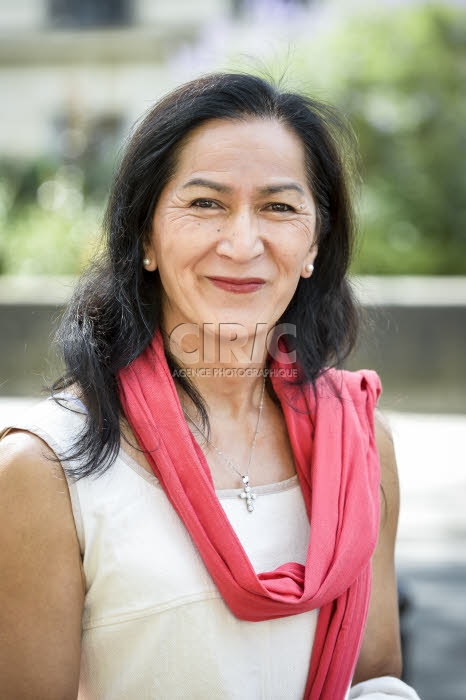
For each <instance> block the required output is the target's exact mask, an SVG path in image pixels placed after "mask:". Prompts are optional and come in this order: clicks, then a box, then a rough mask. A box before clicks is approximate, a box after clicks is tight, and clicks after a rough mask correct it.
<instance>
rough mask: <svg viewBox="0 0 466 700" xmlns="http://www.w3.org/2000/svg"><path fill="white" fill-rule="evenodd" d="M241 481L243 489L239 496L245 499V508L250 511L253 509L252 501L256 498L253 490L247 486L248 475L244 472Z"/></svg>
mask: <svg viewBox="0 0 466 700" xmlns="http://www.w3.org/2000/svg"><path fill="white" fill-rule="evenodd" d="M241 481H242V482H243V490H242V491H241V493H240V494H239V497H240V498H242V499H243V500H245V501H246V508H247V509H248V511H249V512H250V513H252V511H253V510H254V501H255V500H256V494H255V493H254V492H253V490H252V489H251V487H250V486H249V476H248V475H247V474H245V475H244V476H242V477H241Z"/></svg>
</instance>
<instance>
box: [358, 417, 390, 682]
mask: <svg viewBox="0 0 466 700" xmlns="http://www.w3.org/2000/svg"><path fill="white" fill-rule="evenodd" d="M375 427H376V442H377V448H378V451H379V455H380V466H381V483H382V490H383V493H382V494H381V499H382V503H381V517H380V532H379V539H378V543H377V547H376V550H375V552H374V555H373V558H372V577H373V578H372V594H371V600H370V605H369V616H368V620H367V625H366V631H365V634H364V639H363V644H362V648H361V652H360V655H359V659H358V663H357V666H356V672H355V675H354V678H353V684H356V683H360V682H361V681H365V680H368V679H369V678H376V677H378V676H396V677H397V678H399V677H400V676H401V668H402V659H401V644H400V631H399V617H398V596H397V583H396V574H395V564H394V554H395V538H396V530H397V525H398V513H399V501H400V497H399V485H398V473H397V467H396V459H395V451H394V447H393V440H392V436H391V432H390V429H389V427H388V425H387V424H386V422H385V420H384V419H383V417H382V416H381V415H380V414H379V413H377V412H376V422H375Z"/></svg>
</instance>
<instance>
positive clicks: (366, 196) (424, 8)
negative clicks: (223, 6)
mask: <svg viewBox="0 0 466 700" xmlns="http://www.w3.org/2000/svg"><path fill="white" fill-rule="evenodd" d="M318 4H319V5H320V7H319V10H320V15H319V17H320V20H319V21H317V20H316V21H315V22H314V23H313V24H312V23H310V22H305V21H302V18H303V16H304V15H305V14H306V12H310V10H311V5H313V3H310V4H306V3H298V4H297V5H299V8H298V7H297V6H296V7H295V10H294V11H295V17H294V20H295V21H294V24H292V21H293V16H292V12H291V4H290V5H289V6H288V5H287V12H288V14H287V20H288V22H289V23H290V22H291V24H290V26H291V28H292V30H293V32H294V34H293V38H292V43H291V40H290V39H287V38H286V37H285V40H284V42H282V45H279V48H278V49H277V45H276V44H275V45H273V46H272V50H271V51H270V52H269V55H267V51H262V49H261V51H262V55H261V56H260V59H261V60H262V61H263V66H265V67H266V68H267V69H270V71H271V72H272V73H274V74H275V73H276V74H279V73H280V71H281V70H284V71H285V73H286V74H287V76H289V77H290V78H291V79H292V80H291V82H292V87H298V88H301V89H303V88H304V89H308V90H309V92H311V94H313V95H314V96H316V97H317V98H321V99H324V100H328V101H331V102H333V103H335V104H336V105H337V106H339V107H340V108H341V110H342V111H343V113H344V114H345V115H346V117H347V118H348V119H349V121H350V123H351V125H352V127H353V129H354V131H355V133H356V135H357V138H358V141H359V146H360V152H361V169H360V173H361V182H362V184H361V186H360V199H359V229H360V233H361V238H360V240H361V245H360V249H359V254H358V256H357V259H356V261H355V264H354V270H353V271H354V272H356V273H364V274H415V275H416V274H423V275H424V274H441V275H461V274H466V196H465V195H466V168H465V153H466V145H465V144H466V136H465V124H466V100H465V94H464V93H465V87H466V80H465V78H466V10H465V8H464V7H460V6H457V7H455V6H446V5H445V4H443V3H442V4H438V5H436V4H431V3H429V4H420V5H419V4H417V5H411V4H410V3H407V4H403V3H402V4H401V5H398V6H397V7H396V8H394V7H393V5H390V4H389V5H380V6H378V9H377V10H374V4H373V3H370V4H366V5H358V6H357V7H353V8H352V10H351V11H348V7H346V9H345V6H344V5H343V4H341V3H340V4H339V3H329V4H328V6H329V7H331V8H332V12H325V11H324V10H325V7H324V6H325V5H326V3H318ZM233 5H235V6H237V7H236V10H237V11H239V10H240V9H241V7H240V5H241V3H233ZM285 5H286V3H285ZM305 5H308V6H307V7H305ZM238 8H239V9H238ZM282 9H283V8H282ZM243 11H244V8H243ZM298 11H299V13H301V14H299V15H298V14H297V13H298ZM313 11H314V13H315V12H316V8H315V7H314V8H313ZM277 17H278V19H279V15H277ZM316 17H317V15H316ZM235 22H237V18H236V19H235V17H230V18H228V21H227V20H225V19H224V20H222V23H220V24H219V23H218V22H217V24H215V23H213V24H212V26H211V32H210V34H207V33H205V34H204V35H203V34H202V33H200V34H198V35H197V36H196V37H195V38H194V40H193V45H194V46H197V53H196V51H194V53H193V49H192V48H191V49H190V50H188V49H186V48H184V51H185V54H186V55H185V57H184V60H185V63H190V64H191V66H190V68H191V69H192V71H193V72H194V73H196V70H197V72H198V73H199V72H202V71H203V70H204V67H205V65H204V64H205V61H204V63H203V62H202V60H201V58H199V57H202V46H203V43H204V45H205V44H206V42H207V44H208V43H209V41H210V45H211V44H212V36H213V34H214V35H215V33H217V39H218V34H220V38H222V37H223V45H222V50H221V51H220V52H219V51H218V50H217V52H216V53H215V56H213V54H212V51H210V56H209V58H208V60H209V66H210V68H211V69H215V68H222V67H224V66H225V65H226V64H227V63H228V62H230V65H234V67H235V68H238V67H239V68H241V67H243V66H246V67H247V68H249V69H250V68H251V58H252V59H253V63H254V60H255V58H256V57H257V55H256V53H255V52H256V49H254V47H253V49H252V53H251V52H250V51H248V47H247V46H246V47H245V46H244V37H243V42H242V43H241V42H240V41H239V40H238V38H237V36H238V35H237V34H235V32H234V30H233V29H232V28H231V27H234V25H235ZM228 25H231V26H230V28H229V26H228ZM269 29H270V27H269V28H268V29H267V27H265V28H263V29H262V31H263V33H265V32H266V31H267V32H268V31H269ZM258 33H259V34H260V30H259V29H257V31H256V38H257V34H258ZM207 36H209V38H208V39H206V37H207ZM196 42H197V43H196ZM217 43H219V42H218V41H217ZM269 48H270V46H269ZM243 49H245V50H246V54H247V57H246V58H244V59H243V57H241V55H239V54H241V52H242V51H243ZM187 51H188V53H186V52H187ZM189 51H190V53H189ZM182 53H183V52H182V51H181V54H180V55H181V56H182ZM204 53H206V52H204ZM207 53H209V52H207ZM238 56H239V57H238ZM204 58H205V57H204ZM197 59H199V61H198V64H199V65H196V60H197ZM182 64H183V58H182V57H181V59H180V60H178V63H176V64H173V63H172V65H171V77H170V81H171V82H173V83H175V82H179V81H180V80H181V79H184V78H189V77H190V76H189V75H186V76H185V75H184V73H183V70H182ZM173 65H175V68H173ZM253 69H255V68H253ZM170 81H168V82H170ZM165 82H167V81H165ZM170 86H171V85H170ZM153 92H154V93H156V92H157V90H155V89H154V90H153ZM157 96H158V95H157V94H154V98H155V97H157ZM147 106H149V104H147ZM110 121H111V120H110ZM91 126H92V124H91V123H90V122H89V120H88V119H87V118H86V116H85V114H84V110H81V109H80V108H79V105H78V106H76V104H74V106H73V105H71V106H70V107H69V108H68V110H67V112H66V118H65V119H64V123H63V125H62V127H63V128H62V131H61V133H60V147H59V148H57V147H55V148H50V149H49V150H48V151H46V152H44V153H43V155H37V154H35V155H34V157H33V158H30V157H25V156H24V155H23V156H22V157H16V156H15V157H11V155H10V156H7V155H3V156H2V155H1V154H0V274H16V275H18V274H31V273H34V274H75V273H78V272H79V271H80V270H81V269H82V267H83V266H84V265H85V263H86V261H87V259H88V258H89V256H90V254H91V252H92V250H93V247H94V244H95V240H96V236H97V234H98V230H99V224H100V220H101V217H102V213H103V208H104V202H105V198H106V195H107V192H108V187H109V183H110V181H111V177H112V172H113V169H114V167H115V162H116V160H117V157H118V150H119V148H120V147H121V143H122V139H123V136H124V133H125V131H127V126H128V125H127V124H121V123H118V125H117V128H115V125H114V124H113V125H112V124H111V123H110V124H109V125H107V126H108V129H107V130H106V128H105V127H106V125H105V122H104V123H103V124H102V123H100V125H99V130H98V131H97V132H96V131H95V129H91ZM102 143H103V144H104V145H105V147H102Z"/></svg>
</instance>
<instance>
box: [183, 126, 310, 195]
mask: <svg viewBox="0 0 466 700" xmlns="http://www.w3.org/2000/svg"><path fill="white" fill-rule="evenodd" d="M194 173H195V174H201V173H202V174H206V173H211V174H213V173H217V174H218V175H219V176H223V177H228V175H233V176H236V177H239V178H247V179H251V178H253V179H254V178H258V179H259V180H261V181H264V179H267V181H273V180H274V179H277V178H293V179H295V180H299V181H301V182H302V184H303V186H304V185H305V184H306V163H305V153H304V147H303V144H302V142H301V140H300V139H299V137H298V136H297V135H296V134H295V133H294V132H293V131H292V130H291V129H290V128H289V127H288V126H286V125H285V124H283V123H281V122H279V121H277V120H271V119H270V120H269V119H245V120H239V119H238V120H225V119H215V120H211V121H208V122H205V123H204V124H202V125H201V126H199V127H197V128H196V129H195V130H193V131H192V132H191V133H190V134H189V135H188V137H187V138H186V140H185V141H184V143H183V145H182V146H181V149H180V151H179V154H178V159H177V167H176V172H175V179H184V178H186V177H190V176H192V175H193V174H194Z"/></svg>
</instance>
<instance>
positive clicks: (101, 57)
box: [0, 0, 311, 159]
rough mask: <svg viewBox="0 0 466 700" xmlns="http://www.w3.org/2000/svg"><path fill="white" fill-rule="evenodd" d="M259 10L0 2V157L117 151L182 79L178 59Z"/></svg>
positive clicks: (177, 1)
mask: <svg viewBox="0 0 466 700" xmlns="http://www.w3.org/2000/svg"><path fill="white" fill-rule="evenodd" d="M269 2H270V3H272V4H273V2H277V0H269ZM281 2H282V3H283V4H285V5H290V6H304V5H310V4H311V0H281ZM261 3H262V4H263V3H264V0H196V1H195V2H194V1H193V0H171V1H168V2H167V0H98V2H96V1H95V0H0V93H1V95H2V103H3V109H2V118H1V128H0V157H7V158H8V157H14V158H20V159H21V158H26V159H30V158H34V157H36V156H41V155H43V154H44V153H50V154H52V155H53V154H59V155H64V156H65V157H70V158H73V157H77V156H78V157H79V153H80V150H82V149H84V148H86V149H88V148H89V143H91V145H92V144H94V147H95V149H97V150H102V149H105V148H107V146H110V145H111V144H115V142H116V141H118V139H119V137H120V136H121V134H122V133H124V132H125V131H126V130H127V128H128V126H129V125H130V124H132V123H133V122H134V120H135V119H136V118H137V117H139V116H140V115H141V114H142V113H143V112H144V111H145V110H146V109H147V108H148V107H149V105H150V104H152V103H153V102H154V100H155V99H156V98H157V97H158V96H159V95H160V94H161V93H163V92H165V91H166V90H168V89H170V88H171V87H172V86H173V84H175V83H177V82H180V80H183V79H184V76H183V75H179V76H177V75H176V73H177V70H176V66H177V63H176V56H177V55H180V54H182V53H183V51H186V48H187V47H189V46H192V45H195V44H196V42H198V41H199V37H200V36H202V35H205V34H206V33H209V29H210V28H211V31H212V33H213V34H215V33H216V32H218V26H219V22H220V24H221V22H230V21H239V22H241V21H242V20H243V21H244V20H245V18H246V17H247V15H248V12H249V13H250V12H251V9H252V8H253V6H254V5H257V4H261ZM212 38H215V37H212ZM217 39H220V40H221V38H220V37H217ZM170 66H171V69H170ZM167 67H168V68H167ZM96 155H99V154H98V153H97V154H96ZM100 155H102V154H100Z"/></svg>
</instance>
